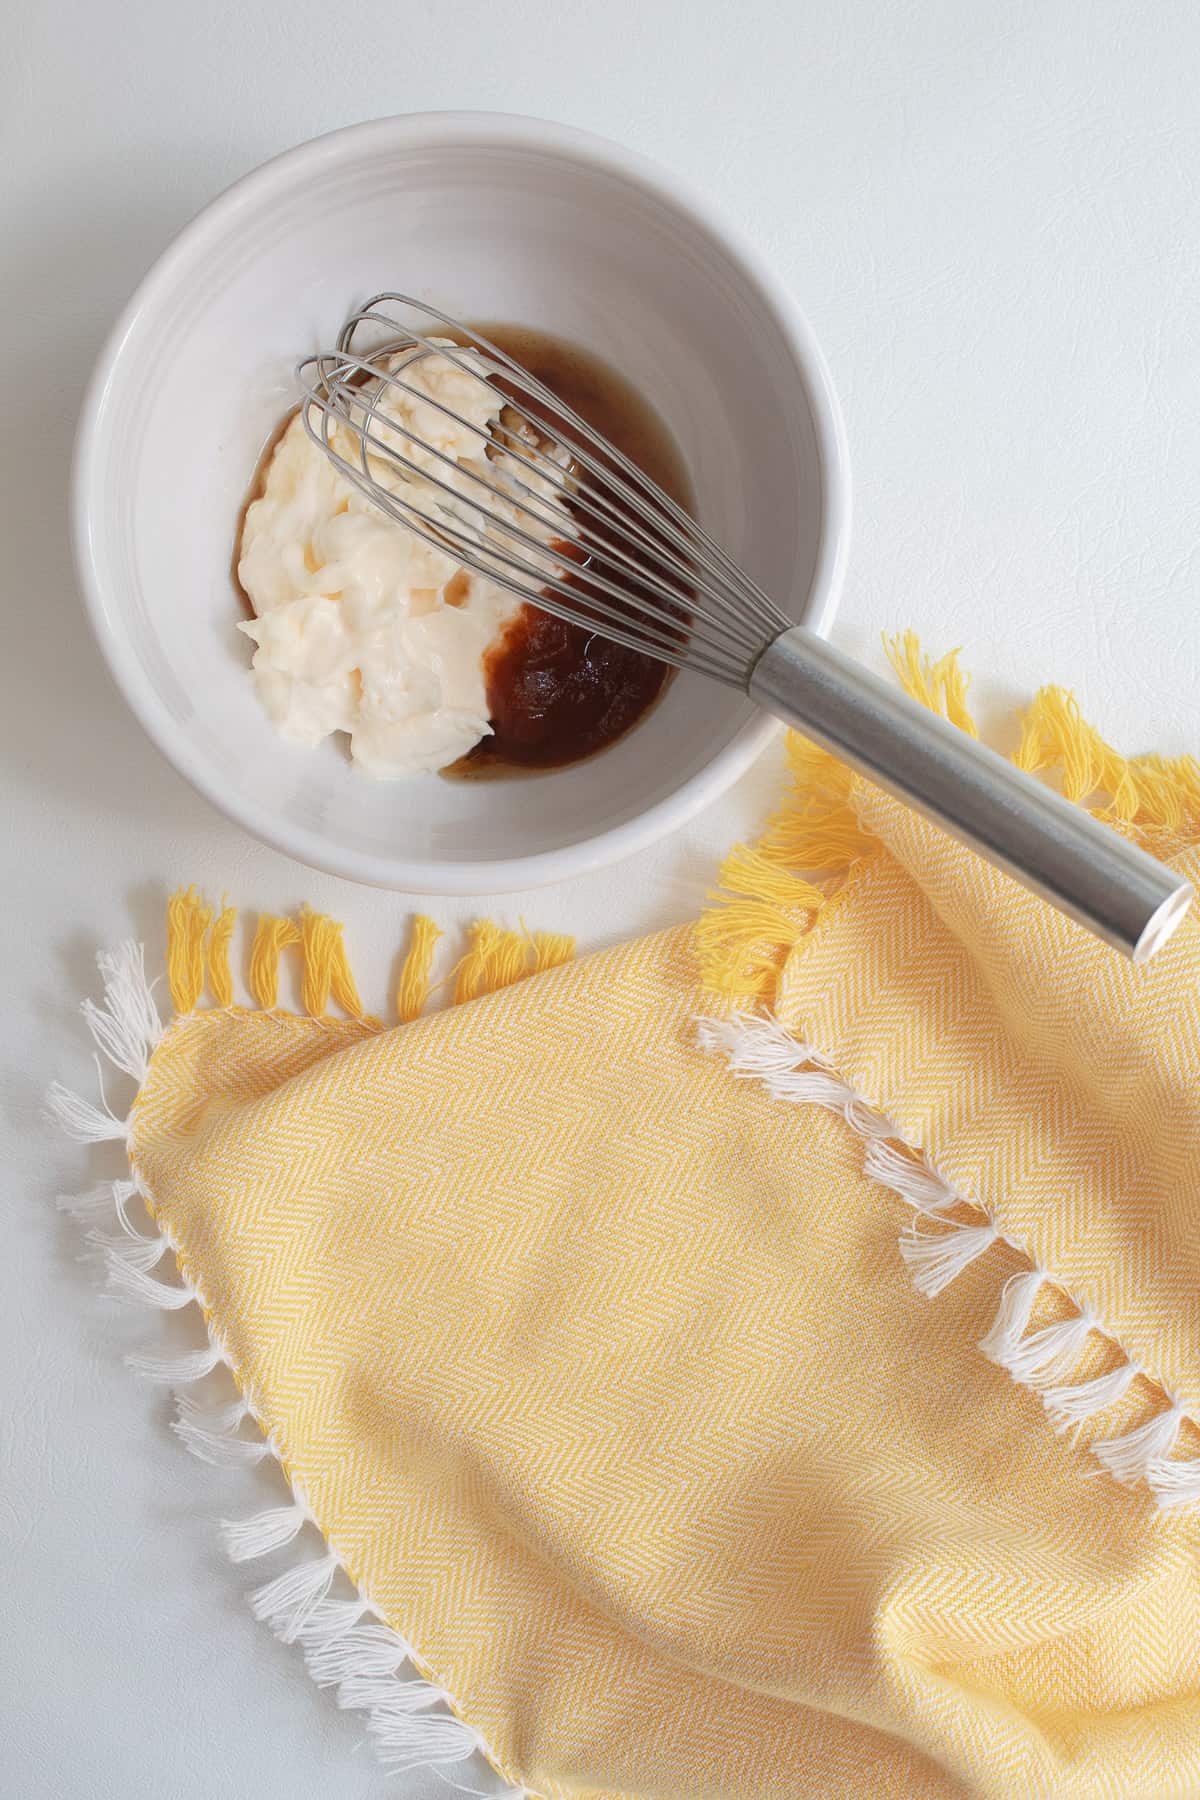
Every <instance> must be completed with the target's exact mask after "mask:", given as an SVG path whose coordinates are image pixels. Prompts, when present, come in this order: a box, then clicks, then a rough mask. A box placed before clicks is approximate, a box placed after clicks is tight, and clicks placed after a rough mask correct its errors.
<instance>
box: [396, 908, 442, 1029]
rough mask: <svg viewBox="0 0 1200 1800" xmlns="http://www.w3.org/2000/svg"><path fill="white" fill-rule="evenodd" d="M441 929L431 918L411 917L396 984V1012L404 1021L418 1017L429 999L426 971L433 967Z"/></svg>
mask: <svg viewBox="0 0 1200 1800" xmlns="http://www.w3.org/2000/svg"><path fill="white" fill-rule="evenodd" d="M441 935H442V934H441V932H440V931H439V930H438V928H437V926H436V925H435V924H434V922H433V920H432V919H430V918H427V917H426V916H425V914H424V913H418V914H417V916H416V918H415V919H414V920H413V926H412V937H411V939H410V940H409V946H408V955H407V956H406V957H405V959H404V967H403V968H402V969H401V971H400V980H399V981H398V983H397V984H396V1012H397V1015H398V1016H399V1018H400V1020H401V1021H402V1022H403V1023H407V1022H408V1021H409V1020H410V1019H416V1018H418V1017H419V1016H420V1014H421V1011H422V1009H423V1008H424V1005H425V1002H426V1001H427V1000H428V998H429V971H430V969H431V968H432V967H433V951H434V946H435V945H436V943H437V941H438V939H439V938H440V937H441Z"/></svg>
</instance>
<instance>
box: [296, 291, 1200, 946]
mask: <svg viewBox="0 0 1200 1800" xmlns="http://www.w3.org/2000/svg"><path fill="white" fill-rule="evenodd" d="M297 372H298V375H299V377H300V380H301V382H302V384H303V388H304V396H305V397H304V402H303V415H304V422H305V427H306V429H307V431H308V433H309V436H310V437H311V438H312V439H313V441H314V442H315V443H317V444H318V445H319V446H320V448H321V449H322V451H323V452H324V453H325V455H326V456H328V457H329V458H330V460H331V461H332V462H333V463H334V464H335V466H336V467H337V468H338V469H339V470H340V471H341V473H342V475H343V476H344V477H345V478H346V480H347V481H349V482H350V483H351V484H352V485H353V486H355V487H356V488H357V489H358V490H359V491H360V492H361V493H362V494H364V495H365V496H366V497H367V499H368V500H370V501H371V503H372V504H373V505H374V506H376V507H378V508H379V509H380V510H381V511H382V512H384V513H385V514H387V515H388V517H390V518H392V519H394V520H395V521H396V522H397V523H398V524H401V525H403V526H405V527H407V529H408V530H410V531H413V532H415V533H416V534H417V536H418V537H421V538H423V539H424V540H425V541H426V542H428V543H430V544H432V545H433V546H434V547H435V548H437V549H440V550H442V551H444V552H446V553H447V554H448V555H449V556H450V557H452V558H453V559H454V560H455V561H456V562H458V563H459V564H461V565H462V566H463V567H465V568H467V569H470V570H472V571H473V572H475V573H476V574H478V575H481V576H484V577H485V578H487V579H489V580H491V581H494V582H496V583H497V584H498V585H499V586H501V587H503V588H505V589H507V590H508V591H509V592H511V593H513V594H515V595H517V596H518V597H519V598H520V599H522V600H525V601H527V602H528V603H530V604H531V605H534V606H538V607H540V608H542V610H543V611H545V612H548V613H552V614H554V615H556V616H557V617H559V618H562V619H565V620H566V621H568V622H569V623H570V624H573V625H578V626H582V627H584V628H585V629H588V630H590V631H594V632H596V633H598V634H599V635H600V636H602V637H606V638H609V639H611V640H612V641H614V642H616V643H619V644H623V645H625V646H626V647H627V648H628V649H631V650H635V651H640V652H642V653H643V654H645V655H646V656H650V657H653V658H655V659H657V660H658V661H660V662H664V663H668V664H671V665H673V666H676V667H681V668H685V669H689V670H694V671H695V672H696V673H698V674H700V675H702V676H705V677H707V678H708V679H709V680H713V681H718V682H722V683H724V684H725V685H726V686H728V687H733V688H738V689H741V690H743V691H744V692H746V693H748V694H749V695H750V697H751V698H752V699H753V700H754V701H756V702H757V703H758V704H760V705H762V706H764V707H765V708H767V709H768V710H769V711H771V712H773V713H775V714H776V715H777V716H778V717H780V718H782V719H784V720H786V721H787V722H788V723H789V724H791V725H793V726H795V727H796V728H797V729H798V730H800V731H802V732H803V733H804V734H805V735H806V736H808V737H810V738H812V739H814V740H815V741H816V742H817V743H819V744H821V745H823V746H824V747H825V748H826V749H828V750H830V751H832V752H833V753H834V754H835V755H837V756H839V757H841V758H842V759H843V760H844V761H845V762H847V763H849V764H850V765H851V766H852V767H853V768H855V769H856V770H858V771H859V772H860V773H861V774H863V775H865V776H867V777H868V778H869V779H870V780H872V781H874V782H876V783H877V784H878V785H880V786H882V787H884V788H886V789H887V790H888V791H890V792H891V793H893V794H895V795H897V796H898V797H899V798H900V799H902V800H903V801H905V802H906V803H907V804H909V805H911V806H913V807H914V808H916V809H917V810H918V811H919V812H922V813H924V814H925V815H926V816H927V817H929V818H931V819H932V820H934V822H935V823H937V824H938V825H940V826H941V827H942V828H943V829H945V830H946V831H948V832H950V833H951V834H952V835H953V836H954V837H956V838H958V839H959V840H960V841H961V842H963V843H965V844H967V845H968V846H969V847H970V848H972V849H973V850H975V851H977V852H978V853H979V854H980V855H982V856H983V857H985V858H986V859H987V860H988V861H990V862H992V863H994V864H995V865H997V866H998V867H999V868H1001V869H1003V870H1004V871H1005V872H1006V873H1008V874H1010V875H1012V876H1014V877H1015V878H1016V879H1017V880H1019V881H1021V882H1022V883H1023V884H1024V885H1025V886H1026V887H1028V888H1030V889H1031V890H1032V891H1033V892H1035V893H1037V894H1039V895H1040V896H1041V897H1042V898H1044V899H1045V900H1047V901H1049V902H1050V903H1051V904H1052V905H1053V906H1056V907H1058V908H1059V909H1060V910H1061V911H1063V912H1065V913H1067V914H1069V915H1070V916H1071V917H1072V918H1074V919H1076V920H1077V921H1079V922H1080V923H1081V924H1083V925H1084V926H1086V927H1087V928H1088V929H1089V930H1090V931H1092V932H1093V933H1095V934H1096V935H1097V936H1098V937H1100V938H1102V939H1104V940H1105V941H1106V942H1107V943H1109V944H1112V945H1113V946H1115V947H1116V948H1117V949H1119V950H1121V951H1123V952H1124V953H1125V954H1127V955H1130V956H1133V957H1134V958H1135V959H1136V960H1139V961H1140V960H1144V959H1145V958H1147V957H1149V956H1151V955H1153V954H1154V953H1155V951H1156V950H1157V949H1159V948H1160V947H1161V945H1162V944H1163V943H1165V942H1166V940H1167V938H1168V937H1169V936H1170V934H1171V932H1172V931H1173V930H1174V929H1175V927H1176V926H1177V925H1178V924H1179V923H1180V921H1181V920H1182V919H1183V917H1184V915H1185V914H1186V912H1187V910H1188V907H1189V904H1190V902H1191V899H1192V898H1193V892H1192V888H1191V886H1190V884H1189V883H1188V882H1186V881H1185V880H1183V879H1182V878H1181V877H1180V876H1179V875H1178V874H1176V873H1175V872H1174V871H1173V870H1170V869H1168V868H1166V867H1165V866H1164V865H1163V864H1161V863H1158V862H1156V861H1155V860H1154V859H1153V858H1152V857H1150V856H1148V855H1147V854H1146V853H1145V852H1144V851H1142V850H1141V849H1139V848H1138V847H1137V846H1136V845H1133V844H1131V843H1129V842H1128V841H1127V840H1125V839H1123V838H1121V837H1118V836H1117V835H1116V834H1115V833H1114V832H1112V831H1110V830H1109V829H1108V828H1107V827H1105V826H1103V825H1101V824H1100V823H1099V822H1098V821H1097V820H1095V819H1094V818H1092V817H1091V815H1090V814H1088V813H1087V812H1086V811H1084V810H1083V809H1082V808H1081V807H1078V806H1075V805H1072V804H1071V803H1070V802H1068V801H1066V800H1064V799H1063V798H1062V797H1061V796H1060V795H1058V794H1055V793H1054V792H1052V791H1051V790H1050V789H1048V788H1046V787H1044V786H1042V785H1041V784H1040V783H1039V782H1036V781H1035V780H1033V779H1032V777H1030V776H1028V775H1025V774H1024V773H1022V772H1021V771H1020V770H1017V769H1015V768H1014V767H1013V766H1012V765H1011V764H1010V763H1008V762H1006V761H1005V760H1004V759H1003V758H1001V757H999V756H997V755H996V754H995V753H994V752H992V751H991V750H989V749H987V748H986V747H985V746H983V745H981V744H980V743H978V742H977V741H976V740H974V739H971V738H969V737H967V736H966V735H965V734H964V733H962V732H960V731H958V730H957V729H956V728H954V727H953V726H951V725H949V724H947V722H946V721H945V720H943V719H941V718H938V717H936V716H935V715H933V714H932V713H929V712H928V711H926V710H925V709H924V708H922V707H920V706H918V705H916V703H915V702H913V701H910V700H908V699H907V698H906V697H905V696H904V695H902V694H901V693H899V692H898V691H896V690H895V689H893V688H892V687H890V686H888V685H887V684H886V683H884V682H882V681H880V680H878V679H877V678H876V677H875V676H874V675H872V674H870V673H869V672H868V671H866V670H864V669H862V668H861V667H860V666H859V665H858V664H856V663H855V662H854V661H853V660H852V659H850V658H848V657H846V656H844V655H842V654H841V653H840V652H838V651H836V650H835V649H834V648H833V647H832V646H831V645H830V644H828V643H826V642H825V641H824V640H823V639H821V638H819V637H817V636H816V635H815V634H814V633H813V632H811V631H809V630H807V629H806V628H805V627H804V626H802V625H797V624H796V623H795V621H794V620H792V619H791V618H789V617H788V615H787V614H786V613H785V612H784V611H783V610H782V609H781V608H780V607H779V606H778V605H777V604H776V602H775V601H774V600H772V599H771V598H770V596H769V595H767V594H765V593H764V592H763V590H762V589H761V588H760V587H759V586H758V585H757V583H755V582H754V581H753V580H751V578H750V577H749V576H748V575H747V574H746V572H745V571H744V570H743V569H742V568H740V567H739V566H738V564H737V563H736V562H735V561H734V560H733V558H732V557H730V556H729V554H728V553H727V552H726V551H725V550H724V549H723V548H722V547H721V546H720V545H719V544H718V543H717V542H715V541H714V539H713V538H712V537H711V536H710V535H709V534H708V532H706V531H705V530H704V528H703V527H702V525H701V524H700V523H699V522H698V521H697V520H696V519H693V518H692V517H691V516H690V515H689V514H688V513H687V512H686V511H685V510H684V509H683V508H682V507H681V506H680V505H679V504H678V503H677V502H676V501H675V500H674V499H672V498H671V496H670V495H668V494H667V493H665V492H664V491H663V489H662V488H661V487H659V486H658V485H657V484H656V483H655V482H653V481H652V480H651V479H650V478H649V477H648V476H647V475H645V474H644V473H643V471H642V470H641V469H639V468H638V467H637V466H636V464H634V463H633V462H631V461H630V459H629V458H628V457H627V456H625V455H624V454H623V453H622V452H621V451H620V450H618V449H617V448H616V446H615V445H613V444H612V443H610V442H609V441H608V440H607V439H606V438H604V437H602V436H601V435H600V434H599V433H598V432H596V431H595V430H594V429H593V428H592V427H591V426H590V425H589V424H588V423H587V422H586V421H585V420H584V419H583V418H581V417H580V415H579V414H578V413H577V412H576V411H574V410H573V409H572V408H571V407H570V406H568V405H567V404H566V403H565V402H564V401H563V400H561V399H560V398H559V397H558V396H557V395H556V394H554V393H552V392H551V390H550V389H549V388H547V387H546V386H545V385H544V384H543V383H542V382H540V381H539V380H538V379H537V378H536V377H535V376H533V375H532V374H530V373H529V372H528V371H527V370H526V369H524V368H522V367H521V365H520V364H519V363H518V362H517V361H515V360H514V358H512V357H511V356H509V355H508V354H507V353H506V352H505V351H503V350H501V349H500V348H499V347H498V346H497V345H495V344H493V343H491V342H490V341H489V340H488V339H487V338H486V337H484V336H482V335H481V334H480V333H478V332H476V331H473V330H471V329H470V328H469V327H467V326H465V325H463V324H462V323H461V322H460V321H459V320H457V319H455V318H453V317H451V316H450V315H449V314H447V313H443V312H441V311H439V310H438V309H437V308H436V307H433V306H429V305H427V304H426V303H425V302H423V301H417V300H414V299H411V298H409V297H407V296H405V295H403V294H394V293H386V294H378V295H376V296H375V297H374V298H373V299H371V300H369V301H368V302H367V303H366V304H365V305H364V306H362V307H360V308H359V309H358V310H357V311H356V312H355V313H353V314H352V315H351V316H350V318H348V319H347V321H346V323H345V324H344V326H343V327H342V330H341V332H340V333H339V336H338V340H337V345H336V348H335V349H334V350H333V351H332V352H327V353H321V354H318V355H314V356H309V357H306V358H305V359H304V360H303V361H302V362H301V363H300V364H299V365H298V370H297ZM435 378H436V379H435Z"/></svg>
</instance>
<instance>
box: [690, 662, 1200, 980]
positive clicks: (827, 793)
mask: <svg viewBox="0 0 1200 1800" xmlns="http://www.w3.org/2000/svg"><path fill="white" fill-rule="evenodd" d="M884 649H885V650H886V652H887V656H888V660H889V661H890V662H891V664H892V667H893V668H894V669H895V671H896V673H897V675H898V676H899V678H900V682H901V685H902V686H903V688H904V690H905V692H906V693H907V694H909V695H910V696H911V698H912V699H914V700H916V701H918V702H919V703H920V704H921V705H922V706H926V707H928V708H929V710H930V711H931V712H936V713H939V714H940V715H941V716H942V717H943V718H945V719H948V720H949V721H950V723H951V724H953V725H957V726H958V727H959V729H960V730H962V731H965V732H967V733H968V734H969V735H970V736H971V737H978V735H979V732H978V729H977V727H976V724H975V721H974V719H973V718H972V717H971V713H970V710H969V708H968V706H967V677H966V675H965V674H964V673H963V670H962V669H961V668H960V666H959V661H958V652H957V651H951V652H950V654H949V655H947V656H943V657H940V658H939V659H938V660H937V661H934V660H933V659H932V658H931V657H928V656H926V655H925V654H924V653H923V651H922V649H921V645H920V640H919V639H918V637H917V635H916V633H915V632H912V631H906V632H904V633H903V634H902V635H901V636H898V637H894V638H885V639H884ZM787 757H788V762H789V764H790V766H791V771H792V777H793V783H794V786H793V791H792V793H791V794H790V795H789V797H788V799H787V800H786V801H785V803H784V805H783V807H782V808H781V809H780V811H779V812H777V813H776V814H775V815H774V817H773V818H771V819H770V820H769V821H768V823H767V828H766V830H765V831H764V833H763V835H762V837H761V838H760V839H759V841H758V843H757V844H756V845H755V846H754V848H753V849H748V848H747V847H746V846H745V845H738V846H737V847H736V848H735V849H734V850H733V851H731V853H730V854H729V856H728V857H726V859H725V862H724V863H723V864H722V867H721V874H720V887H719V889H718V890H717V891H715V892H714V893H713V894H712V895H711V896H710V898H711V900H712V905H711V906H710V907H709V909H708V910H707V911H706V912H705V914H704V915H703V917H702V918H701V919H700V921H699V923H698V925H697V927H696V937H695V942H696V951H697V957H698V960H699V964H700V972H701V977H702V979H703V981H704V984H705V986H706V987H708V988H711V989H713V990H714V991H715V992H717V993H720V994H724V995H726V996H728V997H729V998H731V999H736V1000H756V999H769V998H770V997H771V996H772V994H773V993H774V988H775V983H776V979H777V977H778V974H779V971H780V969H781V968H782V967H783V964H784V962H785V961H786V960H787V957H788V955H789V953H790V952H791V950H792V949H793V948H794V947H795V945H796V944H797V943H799V942H800V940H801V939H802V938H803V937H804V936H805V935H806V934H807V933H808V932H809V931H811V930H812V928H813V926H814V924H815V923H816V921H817V920H818V919H819V918H820V917H821V915H822V913H823V911H824V910H825V909H826V908H827V906H828V905H829V902H830V900H831V898H832V896H833V895H834V894H835V893H836V892H837V891H838V890H839V888H840V887H841V886H842V885H843V884H844V882H845V880H846V877H847V876H848V875H849V873H850V871H851V870H852V869H853V868H854V867H855V866H856V865H857V864H858V863H861V862H862V861H863V860H864V859H865V858H867V857H870V856H872V855H874V854H875V852H876V850H877V849H878V843H877V841H876V840H875V838H874V837H873V836H872V835H871V834H870V833H869V832H867V831H865V830H864V829H863V827H862V826H861V824H860V823H859V820H858V815H857V813H856V811H855V808H854V802H853V783H854V779H855V777H854V775H853V774H852V772H851V770H850V769H848V768H847V767H846V765H845V764H844V763H840V762H838V760H837V759H836V758H835V757H833V756H830V755H829V754H828V752H826V751H824V750H820V749H818V748H817V746H816V745H815V744H810V743H809V742H808V741H807V740H806V739H804V738H802V737H799V736H797V734H796V733H795V732H789V733H788V738H787ZM1013 761H1014V762H1015V763H1016V764H1017V766H1018V767H1019V768H1022V769H1025V770H1028V771H1029V772H1030V773H1039V774H1040V773H1051V772H1054V771H1057V772H1058V774H1059V779H1060V781H1061V784H1062V790H1063V793H1064V794H1065V795H1066V796H1067V798H1068V799H1069V800H1074V801H1077V802H1079V803H1080V804H1082V805H1086V806H1088V807H1090V808H1091V809H1092V810H1093V811H1094V812H1095V813H1096V814H1097V816H1098V817H1100V818H1102V819H1105V820H1106V821H1107V822H1108V823H1110V824H1112V825H1114V826H1115V827H1116V828H1117V829H1118V830H1123V831H1125V832H1127V833H1128V834H1129V835H1130V836H1132V837H1135V838H1137V839H1138V841H1139V842H1141V843H1142V844H1144V846H1145V848H1146V849H1147V850H1149V851H1150V852H1151V853H1152V854H1153V855H1156V856H1159V857H1168V856H1172V855H1175V854H1176V853H1177V852H1178V851H1180V850H1182V849H1186V848H1187V847H1188V846H1189V845H1192V844H1195V843H1196V842H1198V841H1200V763H1197V761H1196V760H1195V758H1193V757H1190V756H1183V757H1177V758H1170V757H1162V756H1144V757H1135V758H1130V757H1125V756H1122V755H1121V754H1120V753H1119V752H1118V751H1116V750H1114V749H1113V748H1112V746H1111V745H1110V744H1107V743H1106V742H1105V741H1104V739H1103V738H1102V737H1101V736H1100V733H1099V732H1098V731H1097V730H1096V729H1095V727H1094V726H1092V725H1089V724H1088V722H1087V721H1086V719H1084V718H1083V716H1082V714H1081V713H1080V710H1079V705H1078V702H1077V701H1076V699H1075V696H1074V695H1073V694H1071V693H1069V692H1067V690H1066V689H1065V688H1057V687H1047V688H1043V689H1042V690H1041V691H1040V692H1039V693H1038V694H1037V695H1036V696H1035V698H1034V701H1033V704H1032V705H1031V706H1030V707H1029V708H1028V710H1027V711H1026V713H1025V715H1024V719H1023V723H1022V733H1021V742H1020V746H1019V748H1018V749H1017V751H1016V753H1015V755H1014V757H1013Z"/></svg>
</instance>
